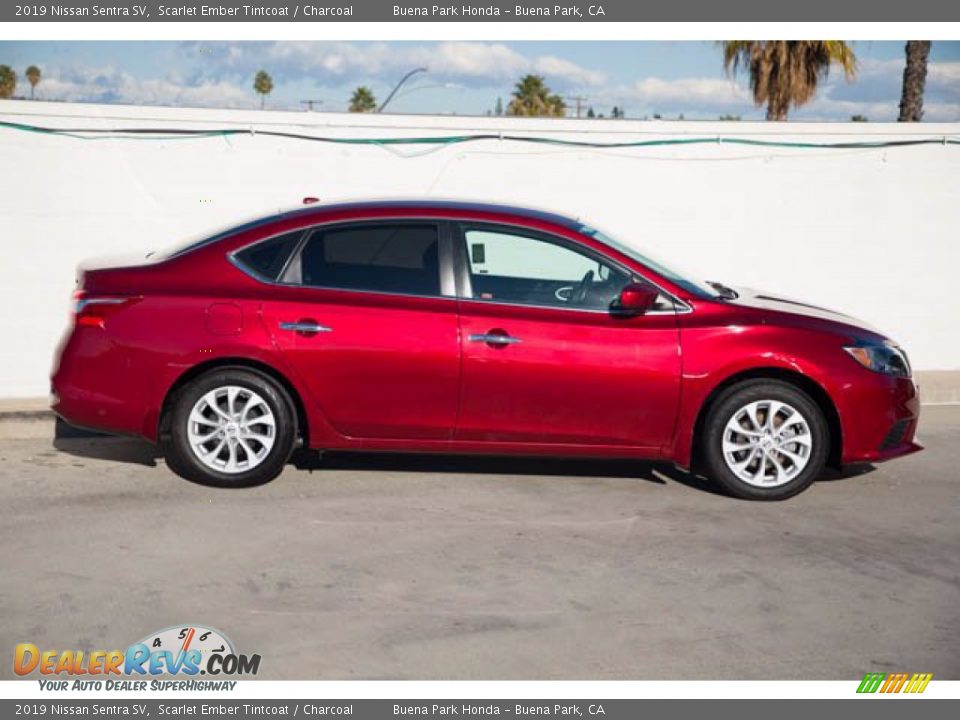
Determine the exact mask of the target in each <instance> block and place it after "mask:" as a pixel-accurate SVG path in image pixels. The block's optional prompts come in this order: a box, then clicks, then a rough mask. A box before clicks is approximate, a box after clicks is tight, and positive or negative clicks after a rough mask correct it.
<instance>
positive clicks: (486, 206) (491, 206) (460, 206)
mask: <svg viewBox="0 0 960 720" xmlns="http://www.w3.org/2000/svg"><path fill="white" fill-rule="evenodd" d="M362 210H425V211H430V210H459V211H462V212H483V213H491V214H498V215H513V216H515V217H523V218H527V219H530V220H541V221H544V222H550V223H553V224H555V225H561V226H563V227H568V228H573V229H576V228H578V227H580V224H581V223H580V222H579V221H578V220H576V219H574V218H570V217H567V216H565V215H559V214H557V213H553V212H549V211H546V210H538V209H535V208H530V207H522V206H518V205H503V204H497V203H484V202H471V201H461V200H426V199H422V200H359V201H347V202H335V203H329V204H316V205H310V206H308V207H304V208H297V209H295V210H289V211H286V212H282V213H277V214H276V215H273V216H270V217H265V218H262V219H261V220H258V221H254V222H256V223H257V224H260V223H261V222H263V223H265V222H273V221H275V220H284V219H287V218H291V217H298V216H300V215H312V214H314V213H316V214H321V213H327V212H344V211H347V212H349V211H362Z"/></svg>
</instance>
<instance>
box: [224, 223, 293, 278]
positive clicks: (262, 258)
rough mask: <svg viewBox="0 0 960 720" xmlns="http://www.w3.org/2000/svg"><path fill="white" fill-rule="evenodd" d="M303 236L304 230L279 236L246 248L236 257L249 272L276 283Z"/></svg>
mask: <svg viewBox="0 0 960 720" xmlns="http://www.w3.org/2000/svg"><path fill="white" fill-rule="evenodd" d="M301 235H303V231H302V230H297V231H296V232H291V233H286V234H285V235H279V236H277V237H275V238H271V239H269V240H264V241H263V242H258V243H255V244H253V245H251V246H249V247H246V248H244V249H243V250H241V251H240V252H238V253H236V255H234V257H235V258H236V260H237V262H238V263H240V264H241V265H242V266H243V267H244V268H246V269H247V270H248V271H249V272H252V273H253V274H255V275H257V276H258V277H261V278H263V279H264V280H270V281H275V280H276V279H277V278H278V277H280V273H281V272H282V271H283V266H284V265H286V263H287V258H289V257H290V253H292V252H293V249H294V248H295V247H296V246H297V241H298V240H299V239H300V236H301Z"/></svg>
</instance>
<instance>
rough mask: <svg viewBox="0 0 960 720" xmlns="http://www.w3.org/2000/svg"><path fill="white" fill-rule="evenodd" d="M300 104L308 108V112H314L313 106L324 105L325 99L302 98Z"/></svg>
mask: <svg viewBox="0 0 960 720" xmlns="http://www.w3.org/2000/svg"><path fill="white" fill-rule="evenodd" d="M300 104H301V105H303V106H304V107H306V108H307V112H313V106H314V105H323V100H301V101H300Z"/></svg>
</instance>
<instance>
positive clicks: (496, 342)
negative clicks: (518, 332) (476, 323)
mask: <svg viewBox="0 0 960 720" xmlns="http://www.w3.org/2000/svg"><path fill="white" fill-rule="evenodd" d="M468 339H469V340H470V342H482V343H486V344H487V345H491V346H492V347H505V346H507V345H516V344H517V343H522V342H523V340H521V339H520V338H518V337H513V336H511V335H507V333H505V332H504V331H503V330H499V331H497V330H491V331H490V332H486V333H477V334H475V335H470V336H469V338H468Z"/></svg>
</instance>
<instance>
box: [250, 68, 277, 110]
mask: <svg viewBox="0 0 960 720" xmlns="http://www.w3.org/2000/svg"><path fill="white" fill-rule="evenodd" d="M253 89H254V91H255V92H256V93H257V95H259V96H260V109H261V110H263V106H264V103H265V102H266V100H267V95H269V94H270V93H271V92H273V78H272V77H270V75H269V73H267V71H266V70H258V71H257V74H256V75H254V77H253Z"/></svg>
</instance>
